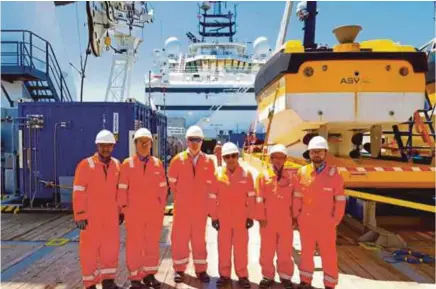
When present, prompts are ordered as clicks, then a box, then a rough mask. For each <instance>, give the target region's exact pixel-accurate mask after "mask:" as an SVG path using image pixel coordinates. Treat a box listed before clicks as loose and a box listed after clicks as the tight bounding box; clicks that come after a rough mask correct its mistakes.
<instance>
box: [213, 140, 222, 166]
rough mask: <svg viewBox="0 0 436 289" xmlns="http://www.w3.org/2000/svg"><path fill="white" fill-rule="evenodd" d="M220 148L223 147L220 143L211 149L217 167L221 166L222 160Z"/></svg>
mask: <svg viewBox="0 0 436 289" xmlns="http://www.w3.org/2000/svg"><path fill="white" fill-rule="evenodd" d="M222 149H223V147H222V146H221V145H216V146H215V148H214V150H213V153H214V154H215V156H216V160H217V164H218V166H219V167H221V166H222V162H223V159H222Z"/></svg>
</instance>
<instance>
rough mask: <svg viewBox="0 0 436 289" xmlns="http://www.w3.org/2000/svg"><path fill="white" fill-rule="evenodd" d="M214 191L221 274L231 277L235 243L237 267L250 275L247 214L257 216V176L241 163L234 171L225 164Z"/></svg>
mask: <svg viewBox="0 0 436 289" xmlns="http://www.w3.org/2000/svg"><path fill="white" fill-rule="evenodd" d="M213 191H214V192H212V193H210V194H209V199H210V216H211V218H212V220H219V224H220V228H219V231H218V253H219V274H220V276H221V277H226V278H230V274H231V270H232V261H231V258H232V256H231V252H232V247H234V260H235V271H236V275H237V276H238V277H239V278H243V277H247V278H248V270H247V265H248V229H247V228H246V221H247V218H249V219H254V213H255V211H254V209H255V197H256V193H255V192H254V186H253V177H252V175H251V173H250V172H247V171H245V170H244V169H243V168H242V167H240V166H237V168H236V170H235V171H234V172H233V174H232V173H231V172H230V171H228V170H227V169H226V168H222V170H221V172H220V173H219V175H218V181H217V184H216V189H214V190H213Z"/></svg>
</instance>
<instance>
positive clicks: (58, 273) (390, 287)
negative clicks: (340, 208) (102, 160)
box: [1, 213, 435, 289]
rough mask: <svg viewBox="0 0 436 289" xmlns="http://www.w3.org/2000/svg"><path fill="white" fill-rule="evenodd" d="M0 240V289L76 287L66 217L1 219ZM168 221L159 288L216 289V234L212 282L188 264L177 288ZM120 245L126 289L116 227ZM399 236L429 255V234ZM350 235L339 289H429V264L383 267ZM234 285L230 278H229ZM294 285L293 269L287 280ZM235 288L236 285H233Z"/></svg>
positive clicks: (341, 242) (253, 242)
mask: <svg viewBox="0 0 436 289" xmlns="http://www.w3.org/2000/svg"><path fill="white" fill-rule="evenodd" d="M1 224H2V228H1V230H2V238H1V239H2V240H1V253H2V254H1V262H2V265H1V270H2V273H1V279H2V281H1V288H4V289H54V288H56V289H66V288H82V283H81V276H80V275H81V274H80V266H79V260H78V254H77V249H78V242H77V240H78V231H77V230H76V229H74V225H73V222H72V217H71V215H58V214H41V213H38V214H27V213H26V214H25V213H23V214H18V215H11V214H3V215H2V220H1ZM171 224H172V218H171V217H169V216H168V217H165V220H164V229H163V230H162V237H161V266H160V270H159V273H158V276H157V278H158V279H159V280H161V281H162V282H163V283H164V286H163V289H173V288H176V287H177V288H180V289H181V288H183V289H188V288H204V289H206V288H208V289H212V288H216V287H215V283H216V279H217V277H218V262H217V261H218V252H217V235H216V232H215V230H214V229H213V228H212V227H211V226H210V224H209V226H208V230H207V240H208V242H207V246H208V252H209V256H208V261H209V270H208V271H209V273H210V275H211V276H212V277H213V278H212V282H211V283H210V284H208V285H204V286H203V285H202V284H201V283H199V281H198V280H197V279H196V278H195V277H194V276H195V274H194V271H193V266H192V264H191V265H190V266H189V269H188V272H187V273H188V275H190V277H189V278H187V280H186V282H185V283H184V284H181V285H177V286H176V284H174V282H173V281H172V275H173V270H172V267H171V249H170V240H169V236H170V231H171ZM258 230H259V228H258V226H257V224H256V225H255V227H253V228H252V229H251V230H250V246H249V271H250V279H251V281H252V282H253V289H256V288H257V285H256V284H257V283H258V282H259V281H260V279H261V274H260V267H259V265H258V260H259V249H260V240H259V233H258ZM121 235H122V240H123V242H122V246H121V250H120V266H119V274H118V277H117V280H116V281H117V282H118V284H120V285H123V286H124V288H128V286H129V282H128V281H127V271H126V268H125V252H124V240H125V232H124V227H121ZM294 236H295V238H294V249H295V252H294V259H295V261H296V263H298V262H299V250H300V243H299V234H298V231H295V232H294ZM403 236H404V237H407V238H408V239H409V240H410V241H412V245H413V244H414V245H415V248H414V249H419V250H421V251H423V252H428V253H432V254H434V232H404V233H403ZM61 237H64V238H65V237H66V238H69V239H71V240H70V241H69V242H68V243H66V244H65V245H63V246H54V247H52V246H46V245H45V243H46V242H47V241H49V240H52V239H56V238H61ZM354 239H355V233H354V232H353V231H352V229H351V228H349V227H347V225H345V224H341V225H340V226H339V237H338V252H339V253H338V254H339V268H340V272H341V274H340V278H339V280H340V281H339V282H340V283H339V286H338V288H339V289H349V288H356V289H369V288H371V289H376V288H380V289H402V288H404V289H405V288H412V289H413V288H435V285H433V284H434V283H435V266H434V264H432V265H428V264H422V265H409V264H405V263H399V264H388V263H386V262H384V261H383V260H382V258H381V256H382V255H383V254H388V253H387V252H385V251H369V250H366V249H364V248H362V247H360V246H359V245H357V244H356V243H355V242H354ZM314 258H315V264H316V267H317V268H318V269H316V271H317V272H316V273H315V278H314V286H315V287H317V288H323V287H322V273H321V272H320V269H319V268H320V267H321V260H320V257H318V256H315V257H314ZM233 279H234V280H237V279H236V276H233ZM293 281H294V282H295V283H298V282H299V277H298V269H296V270H295V274H294V277H293ZM233 287H234V288H236V287H237V284H236V283H234V284H233ZM275 287H276V288H279V286H278V285H277V286H275Z"/></svg>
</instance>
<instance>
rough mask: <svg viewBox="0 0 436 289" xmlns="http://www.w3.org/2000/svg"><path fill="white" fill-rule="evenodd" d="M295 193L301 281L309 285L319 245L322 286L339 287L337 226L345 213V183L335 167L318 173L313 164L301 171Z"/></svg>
mask: <svg viewBox="0 0 436 289" xmlns="http://www.w3.org/2000/svg"><path fill="white" fill-rule="evenodd" d="M298 175H299V183H298V187H297V188H296V190H295V192H294V205H293V206H294V210H293V212H294V217H296V218H298V224H299V230H300V236H301V245H302V252H301V263H300V266H299V269H300V278H301V281H303V282H306V283H309V284H310V283H311V282H312V276H313V269H314V264H313V255H314V254H313V253H314V250H315V245H316V244H317V243H318V248H319V250H320V254H321V258H322V265H323V270H324V286H326V287H331V288H334V287H335V286H336V284H337V283H338V263H337V254H336V226H337V225H338V224H339V223H340V222H341V220H342V217H343V215H344V211H345V204H346V202H345V201H346V198H345V195H344V181H343V179H342V177H341V176H340V175H339V173H338V171H337V169H336V168H335V167H331V166H328V165H326V166H325V167H324V169H323V170H322V171H321V172H319V173H318V172H317V171H316V170H315V168H314V166H313V164H310V165H306V166H304V167H302V168H301V169H300V170H299V172H298Z"/></svg>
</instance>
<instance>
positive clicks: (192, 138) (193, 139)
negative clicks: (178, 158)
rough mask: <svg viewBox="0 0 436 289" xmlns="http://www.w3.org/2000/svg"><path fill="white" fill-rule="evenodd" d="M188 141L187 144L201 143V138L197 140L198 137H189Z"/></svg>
mask: <svg viewBox="0 0 436 289" xmlns="http://www.w3.org/2000/svg"><path fill="white" fill-rule="evenodd" d="M188 141H189V142H197V143H198V142H201V141H202V139H201V138H199V137H190V138H188Z"/></svg>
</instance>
